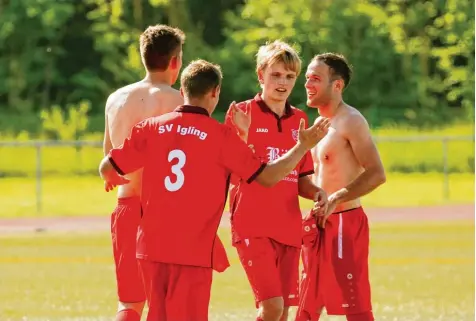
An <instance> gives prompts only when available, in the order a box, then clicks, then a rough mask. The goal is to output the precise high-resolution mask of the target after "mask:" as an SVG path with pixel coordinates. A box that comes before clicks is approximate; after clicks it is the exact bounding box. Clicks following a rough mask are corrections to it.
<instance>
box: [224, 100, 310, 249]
mask: <svg viewBox="0 0 476 321" xmlns="http://www.w3.org/2000/svg"><path fill="white" fill-rule="evenodd" d="M237 106H238V107H239V108H241V109H242V110H244V111H245V110H246V111H248V112H251V126H250V129H249V132H248V142H247V143H248V145H253V149H254V151H255V153H256V155H257V156H258V157H260V159H261V160H262V161H263V162H270V161H273V160H275V159H277V158H279V157H280V156H281V155H283V154H285V153H286V152H287V151H288V150H289V149H291V148H292V147H293V146H294V145H295V144H296V142H297V139H298V132H299V122H300V120H301V118H304V120H305V121H306V126H307V123H308V118H307V115H306V113H304V112H303V111H302V110H300V109H297V108H294V107H292V106H291V105H290V104H289V103H286V107H285V108H286V109H285V113H284V115H283V116H282V117H281V118H280V117H279V116H278V115H276V114H275V113H274V112H273V111H271V109H269V107H268V106H267V105H266V103H265V102H264V101H263V100H262V98H261V95H260V94H258V95H256V97H255V98H254V99H251V100H247V101H245V102H241V103H239V104H238V105H237ZM225 122H226V124H228V125H230V127H232V128H233V125H232V123H231V117H230V114H229V113H228V114H227V117H226V120H225ZM313 173H314V165H313V162H312V156H311V153H310V152H308V153H306V156H305V157H303V159H302V160H301V162H300V163H299V164H298V166H297V167H296V168H295V169H294V170H293V171H292V172H291V173H290V174H289V175H288V176H286V177H285V178H284V179H282V180H281V181H280V182H279V183H278V184H276V185H275V186H273V187H271V188H266V187H263V186H261V185H259V184H257V183H251V184H244V182H243V181H242V180H240V179H239V178H238V177H232V184H233V186H232V190H231V192H230V212H231V214H232V216H231V224H232V233H233V242H238V241H240V240H243V239H246V238H253V237H268V238H272V239H274V240H276V241H278V242H280V243H283V244H286V245H291V246H295V247H300V246H301V222H302V216H301V210H300V208H299V191H298V179H299V178H300V177H303V176H307V175H311V174H313Z"/></svg>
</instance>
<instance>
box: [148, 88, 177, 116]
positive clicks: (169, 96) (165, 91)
mask: <svg viewBox="0 0 476 321" xmlns="http://www.w3.org/2000/svg"><path fill="white" fill-rule="evenodd" d="M151 91H152V92H151V93H152V94H153V95H154V96H155V97H156V99H157V100H158V101H161V102H162V106H163V107H164V109H166V110H165V112H169V111H171V110H173V109H175V108H176V107H177V106H180V105H183V97H182V95H181V94H180V91H179V90H177V89H175V88H173V87H170V86H164V87H153V88H151ZM170 109H171V110H170Z"/></svg>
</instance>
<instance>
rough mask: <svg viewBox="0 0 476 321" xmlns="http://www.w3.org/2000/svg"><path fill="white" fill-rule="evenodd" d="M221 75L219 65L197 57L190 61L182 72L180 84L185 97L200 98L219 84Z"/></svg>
mask: <svg viewBox="0 0 476 321" xmlns="http://www.w3.org/2000/svg"><path fill="white" fill-rule="evenodd" d="M222 78H223V75H222V73H221V68H220V66H219V65H215V64H212V63H211V62H208V61H205V60H202V59H198V60H194V61H192V62H191V63H190V64H189V65H188V66H187V67H185V69H184V70H183V72H182V76H181V78H180V85H181V86H182V90H183V92H184V95H185V96H187V97H190V98H191V97H193V98H201V97H203V96H204V95H205V94H207V93H208V92H209V91H210V90H212V89H214V88H216V87H218V86H220V85H221V80H222Z"/></svg>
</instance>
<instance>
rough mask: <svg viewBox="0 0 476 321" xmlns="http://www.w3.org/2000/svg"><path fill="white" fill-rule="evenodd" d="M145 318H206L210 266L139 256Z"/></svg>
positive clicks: (188, 320)
mask: <svg viewBox="0 0 476 321" xmlns="http://www.w3.org/2000/svg"><path fill="white" fill-rule="evenodd" d="M139 265H140V267H141V271H142V277H143V279H144V284H145V292H146V295H147V301H148V305H149V312H148V314H147V321H159V320H160V321H192V320H193V321H208V305H209V303H210V292H211V287H212V274H213V270H212V268H204V267H196V266H189V265H178V264H169V263H160V262H152V261H146V260H142V259H139Z"/></svg>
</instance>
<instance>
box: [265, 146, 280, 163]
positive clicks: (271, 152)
mask: <svg viewBox="0 0 476 321" xmlns="http://www.w3.org/2000/svg"><path fill="white" fill-rule="evenodd" d="M266 150H267V151H268V162H272V161H274V160H276V159H278V158H279V156H281V153H280V150H279V148H276V147H267V148H266Z"/></svg>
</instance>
